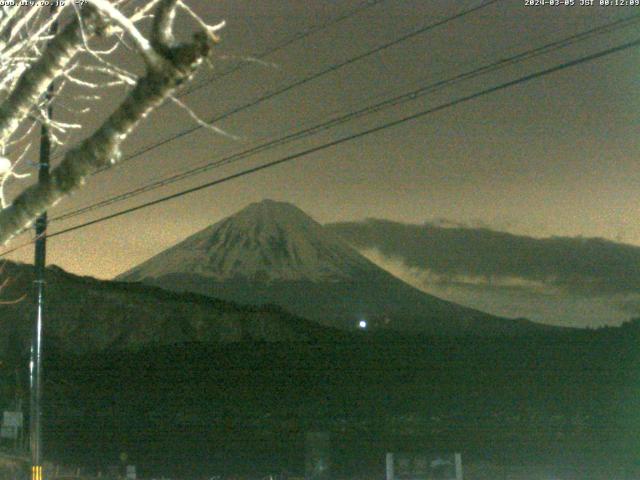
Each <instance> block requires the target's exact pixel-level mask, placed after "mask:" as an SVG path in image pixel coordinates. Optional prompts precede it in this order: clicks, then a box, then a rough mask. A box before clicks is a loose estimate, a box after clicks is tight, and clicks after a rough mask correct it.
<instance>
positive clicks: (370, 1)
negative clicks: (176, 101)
mask: <svg viewBox="0 0 640 480" xmlns="http://www.w3.org/2000/svg"><path fill="white" fill-rule="evenodd" d="M385 1H386V0H365V1H364V2H363V3H361V4H360V5H358V6H356V7H355V8H353V9H352V10H349V11H348V12H346V13H344V14H342V15H339V16H337V17H334V18H332V19H330V20H328V21H326V22H324V23H319V24H318V25H315V26H313V27H311V28H309V29H306V30H303V31H301V32H298V33H296V34H294V35H293V36H292V37H290V38H288V39H285V40H284V41H283V42H280V43H277V44H275V45H273V46H272V47H270V48H268V49H266V50H264V51H263V52H262V53H260V54H259V55H257V56H255V57H252V60H244V61H241V62H240V63H238V64H237V65H235V66H234V67H232V68H230V69H228V70H226V71H224V72H221V73H218V74H216V75H213V76H212V77H211V78H209V79H207V80H204V81H203V82H202V83H201V84H200V85H195V86H193V87H191V88H187V89H185V90H184V91H181V92H179V93H178V94H176V95H175V96H176V97H177V98H182V97H185V96H187V95H189V94H191V93H193V92H195V91H198V90H201V89H202V88H204V87H206V86H208V85H210V84H211V83H213V82H215V81H217V80H220V79H222V78H224V77H226V76H228V75H231V74H232V73H235V72H237V71H238V70H241V69H243V68H244V67H246V66H247V65H249V64H251V63H253V59H255V60H262V59H264V58H266V57H268V56H269V55H272V54H274V53H276V52H278V51H280V50H282V49H284V48H287V47H288V46H289V45H292V44H294V43H296V42H299V41H301V40H304V39H305V38H307V37H310V36H311V35H313V34H315V33H317V32H320V31H322V30H326V29H327V28H330V27H332V26H334V25H337V24H338V23H340V22H343V21H344V20H347V19H349V18H351V17H353V16H355V15H357V14H359V13H361V12H363V11H364V10H366V9H368V8H371V7H373V6H375V5H377V4H379V3H382V2H385ZM134 155H136V154H135V153H134ZM62 156H64V152H61V153H58V154H56V155H54V156H53V157H52V158H53V159H54V160H55V159H58V158H60V157H62ZM127 159H128V158H127ZM127 159H125V160H127ZM101 171H102V170H101ZM96 173H100V171H99V172H96Z"/></svg>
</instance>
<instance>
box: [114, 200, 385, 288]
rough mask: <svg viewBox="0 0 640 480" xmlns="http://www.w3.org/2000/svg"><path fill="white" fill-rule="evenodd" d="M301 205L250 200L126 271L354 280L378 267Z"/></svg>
mask: <svg viewBox="0 0 640 480" xmlns="http://www.w3.org/2000/svg"><path fill="white" fill-rule="evenodd" d="M377 268H378V267H376V266H375V265H374V264H373V263H371V262H370V261H369V260H367V259H366V258H364V257H363V256H362V255H360V254H359V253H358V252H356V251H355V250H354V249H353V248H352V247H350V246H349V245H347V244H346V243H345V242H344V241H343V240H341V239H339V238H337V237H335V236H333V235H331V234H330V233H328V232H326V231H325V230H324V229H323V227H322V226H321V225H320V224H318V223H317V222H315V221H314V220H313V219H312V218H311V217H309V216H308V215H307V214H305V213H304V212H303V211H302V210H300V209H298V208H297V207H295V206H293V205H291V204H289V203H284V202H275V201H273V200H264V201H263V202H260V203H254V204H251V205H249V206H248V207H247V208H245V209H244V210H242V211H240V212H239V213H237V214H236V215H234V216H232V217H228V218H226V219H224V220H222V221H220V222H218V223H216V224H214V225H212V226H210V227H208V228H205V229H204V230H202V231H200V232H198V233H196V234H195V235H193V236H191V237H189V238H187V239H186V240H184V241H183V242H181V243H179V244H178V245H175V246H174V247H172V248H170V249H168V250H166V251H164V252H163V253H161V254H159V255H157V256H155V257H153V258H152V259H150V260H149V261H147V262H144V263H143V264H141V265H140V266H138V267H136V268H134V269H133V270H131V271H129V272H127V273H125V274H124V275H122V276H121V278H126V279H127V280H142V279H144V278H159V277H161V276H163V275H167V274H175V273H187V274H196V275H202V276H203V277H208V278H213V279H216V280H229V279H238V278H244V279H248V280H258V281H270V280H309V281H313V282H319V281H344V280H349V279H351V280H353V279H357V278H359V277H361V276H362V275H366V274H367V273H370V272H371V271H374V270H376V269H377Z"/></svg>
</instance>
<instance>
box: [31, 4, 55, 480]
mask: <svg viewBox="0 0 640 480" xmlns="http://www.w3.org/2000/svg"><path fill="white" fill-rule="evenodd" d="M54 4H55V2H54V3H52V6H51V14H52V15H53V14H55V10H56V7H55V6H54ZM57 30H58V22H57V21H56V22H54V23H53V24H52V26H51V29H50V32H51V34H53V35H55V34H56V32H57ZM53 94H54V85H53V82H51V84H50V85H49V88H48V89H47V93H46V94H45V102H46V109H45V111H46V115H47V119H51V117H52V115H53V108H52V106H51V101H52V99H53ZM50 158H51V136H50V132H49V125H48V124H47V123H46V121H45V122H44V123H43V124H42V127H41V128H40V159H39V162H38V183H40V184H41V185H43V184H47V183H49V163H50ZM46 235H47V212H46V211H45V212H43V213H42V214H41V215H40V216H39V217H38V218H37V219H36V248H35V262H34V263H35V276H36V279H35V288H36V302H37V305H36V319H35V323H34V326H33V333H32V337H31V360H30V362H29V381H30V382H29V383H30V387H31V395H30V415H29V433H30V435H29V443H30V450H31V480H43V476H42V333H43V332H42V324H43V320H44V300H45V278H44V277H45V266H46V255H47V236H46Z"/></svg>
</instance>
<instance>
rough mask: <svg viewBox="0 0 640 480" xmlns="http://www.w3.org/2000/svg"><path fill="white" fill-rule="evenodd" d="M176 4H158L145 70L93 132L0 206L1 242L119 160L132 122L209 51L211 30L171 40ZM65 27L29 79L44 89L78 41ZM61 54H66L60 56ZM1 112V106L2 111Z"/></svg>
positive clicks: (168, 92) (6, 126) (156, 103)
mask: <svg viewBox="0 0 640 480" xmlns="http://www.w3.org/2000/svg"><path fill="white" fill-rule="evenodd" d="M175 5H176V0H164V1H161V2H160V4H159V5H158V7H157V10H156V16H155V22H154V28H153V34H152V39H151V45H152V47H153V51H154V54H153V55H151V56H146V57H145V60H146V61H147V62H146V63H147V72H146V75H145V76H144V77H142V78H140V79H139V80H138V81H137V83H136V85H135V87H134V88H133V90H131V92H129V94H128V95H127V97H126V98H125V99H124V100H123V102H122V103H121V104H120V106H119V107H118V108H117V109H116V110H115V111H114V112H113V113H112V114H111V116H110V117H109V118H108V119H107V120H106V122H105V123H104V124H103V125H102V126H101V127H100V128H98V130H96V132H95V133H93V134H92V135H91V136H89V137H88V138H86V139H85V140H84V141H83V142H82V143H81V144H80V145H79V146H77V147H75V148H73V149H71V150H70V151H69V152H67V153H66V155H65V156H64V158H63V160H62V162H61V163H60V165H59V166H58V167H56V168H55V169H54V170H52V172H51V179H50V181H49V183H48V184H45V185H41V184H36V185H33V186H31V187H29V188H27V189H26V190H24V191H23V192H22V193H21V194H20V195H19V196H18V197H17V198H16V199H15V200H14V201H13V203H12V204H11V205H10V206H9V207H8V208H6V209H5V210H2V211H0V244H4V243H6V242H7V241H8V240H10V239H11V237H12V236H14V235H15V234H16V233H17V232H19V231H21V230H22V229H24V228H26V227H28V226H29V224H30V223H31V222H32V221H33V220H34V219H35V218H36V217H37V216H38V215H39V214H41V213H42V212H43V211H45V210H46V209H48V208H49V207H51V206H53V205H55V204H56V203H57V202H58V201H60V200H61V199H62V198H63V197H64V196H66V195H68V194H69V193H70V192H71V191H73V190H75V189H76V188H78V187H80V186H81V185H82V184H83V183H84V182H85V179H86V178H87V177H88V176H89V175H91V174H92V173H94V172H96V171H97V170H99V169H102V168H104V167H105V166H108V165H110V164H115V163H117V162H118V161H119V159H120V146H121V144H122V142H123V141H124V140H125V139H126V138H127V136H128V135H129V134H130V133H131V131H132V130H133V129H134V128H135V127H136V125H137V124H138V123H139V122H140V121H141V120H142V119H143V118H145V117H146V116H147V115H148V114H149V113H150V112H151V111H152V110H154V109H155V108H157V107H158V106H159V105H160V104H161V103H162V102H163V101H164V100H165V99H166V98H167V97H168V96H169V95H171V94H172V93H173V92H174V91H175V89H176V88H177V87H178V86H179V85H180V84H182V83H183V82H185V81H187V80H188V79H189V78H190V77H191V76H192V75H193V74H194V73H195V71H196V70H197V68H198V66H199V65H200V64H201V63H202V61H203V59H204V58H205V57H206V56H207V55H208V54H209V52H210V50H211V45H212V42H211V35H207V32H204V31H203V32H198V33H197V34H196V35H194V39H193V41H192V42H191V43H189V44H179V45H175V44H171V43H169V42H172V38H173V35H172V31H171V28H172V23H173V21H172V20H173V16H174V9H175ZM93 22H95V20H93ZM95 28H97V26H96V27H94V29H95ZM72 30H73V29H72ZM68 31H69V30H68V29H66V30H65V31H64V32H63V33H62V34H61V35H62V36H63V37H64V38H65V39H66V40H64V41H60V42H55V41H54V42H52V43H57V44H62V45H67V47H66V49H65V48H63V47H61V46H59V47H56V48H55V49H52V48H49V49H48V50H52V51H51V52H50V55H49V57H52V58H50V59H49V60H48V62H50V63H52V64H53V65H49V64H48V62H44V64H43V65H41V66H40V67H39V69H38V71H42V72H43V73H41V74H39V75H38V81H36V80H32V81H31V82H35V83H37V84H38V86H40V83H44V84H45V89H46V85H48V81H50V79H52V78H54V77H55V75H54V72H55V70H56V69H59V68H61V67H59V65H61V64H63V63H64V62H68V57H69V52H71V49H72V47H71V45H72V43H73V39H75V40H77V38H76V37H74V36H73V34H72V33H66V32H68ZM56 52H57V53H56ZM60 56H62V57H64V59H60ZM53 57H55V59H54V58H53ZM44 72H49V73H48V74H46V73H44ZM45 80H47V81H46V82H45ZM25 83H30V82H28V81H25ZM38 88H39V87H38ZM37 90H38V89H37V88H31V89H29V92H32V93H30V95H31V96H32V97H33V96H34V95H36V93H35V92H36V91H37ZM43 91H44V89H43ZM20 104H21V105H23V106H22V107H13V108H14V115H16V113H15V110H16V109H18V111H19V113H20V114H23V112H22V109H26V108H27V103H26V102H25V103H23V102H20ZM2 111H3V110H2V109H0V114H1V113H2ZM27 112H28V110H27ZM14 123H15V121H13V120H12V119H11V118H9V119H7V120H5V123H4V124H3V123H2V118H1V117H0V134H1V133H2V132H3V130H2V129H3V128H4V129H6V130H7V131H9V130H10V127H9V126H10V125H14ZM3 125H4V127H3Z"/></svg>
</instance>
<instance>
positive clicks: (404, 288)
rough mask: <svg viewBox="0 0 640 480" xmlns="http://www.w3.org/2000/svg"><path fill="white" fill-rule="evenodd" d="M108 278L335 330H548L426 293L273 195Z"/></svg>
mask: <svg viewBox="0 0 640 480" xmlns="http://www.w3.org/2000/svg"><path fill="white" fill-rule="evenodd" d="M116 279H118V280H127V281H140V282H143V283H146V284H150V285H156V286H160V287H163V288H167V289H171V290H175V291H194V292H197V293H201V294H205V295H210V296H214V297H217V298H223V299H227V300H232V301H236V302H240V303H248V304H265V303H272V304H277V305H280V306H282V307H283V308H285V309H286V310H288V311H291V312H292V313H294V314H295V315H298V316H301V317H304V318H308V319H311V320H314V321H317V322H319V323H321V324H323V325H326V326H331V327H334V328H341V329H353V328H357V327H358V326H359V325H367V326H369V327H374V326H375V327H376V328H385V329H394V330H399V331H413V332H422V333H430V334H431V333H438V332H440V333H443V334H456V333H471V332H474V333H477V334H481V333H483V332H484V333H491V334H495V333H505V332H510V333H517V332H518V331H519V330H522V331H530V330H536V329H538V330H539V329H545V328H548V327H547V326H543V325H539V324H534V323H533V322H529V321H528V320H523V319H515V320H511V319H503V318H499V317H495V316H493V315H490V314H487V313H484V312H480V311H478V310H474V309H471V308H467V307H464V306H461V305H457V304H454V303H451V302H447V301H445V300H442V299H439V298H437V297H434V296H432V295H429V294H426V293H424V292H422V291H420V290H418V289H416V288H414V287H412V286H410V285H408V284H406V283H405V282H403V281H402V280H400V279H398V278H396V277H394V276H393V275H392V274H391V273H389V272H387V271H386V270H383V269H382V268H380V267H378V266H377V265H375V264H374V263H373V262H371V261H370V260H368V259H367V258H365V257H364V256H362V255H361V254H360V253H359V252H357V251H356V250H355V249H354V248H353V247H351V246H350V245H349V244H348V243H347V242H346V241H344V240H343V239H341V238H340V237H338V236H337V235H334V234H332V233H331V232H329V231H328V230H327V229H325V228H324V227H323V226H322V225H320V224H319V223H317V222H316V221H315V220H313V219H312V218H311V217H309V216H308V215H307V214H306V213H304V212H303V211H302V210H300V209H298V208H297V207H295V206H294V205H291V204H289V203H285V202H276V201H273V200H264V201H262V202H259V203H252V204H250V205H249V206H247V207H245V208H244V209H242V210H240V211H239V212H237V213H235V214H234V215H231V216H230V217H227V218H224V219H222V220H220V221H219V222H217V223H215V224H213V225H211V226H209V227H207V228H205V229H203V230H201V231H199V232H197V233H195V234H194V235H191V236H190V237H188V238H187V239H185V240H183V241H182V242H179V243H178V244H176V245H174V246H172V247H170V248H169V249H167V250H165V251H164V252H161V253H160V254H158V255H156V256H154V257H152V258H150V259H149V260H147V261H145V262H143V263H142V264H140V265H138V266H137V267H135V268H133V269H131V270H129V271H127V272H125V273H123V274H121V275H119V276H118V277H116ZM361 322H364V323H362V324H361Z"/></svg>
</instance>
